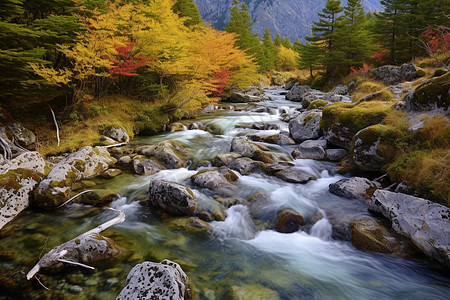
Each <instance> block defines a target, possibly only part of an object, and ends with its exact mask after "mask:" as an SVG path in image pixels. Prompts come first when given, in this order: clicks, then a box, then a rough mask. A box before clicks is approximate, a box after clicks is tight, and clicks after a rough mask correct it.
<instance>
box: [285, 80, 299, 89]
mask: <svg viewBox="0 0 450 300" xmlns="http://www.w3.org/2000/svg"><path fill="white" fill-rule="evenodd" d="M294 85H298V82H297V81H295V80H292V81H288V82H286V83H285V84H284V89H285V90H291V89H292V88H293V87H294Z"/></svg>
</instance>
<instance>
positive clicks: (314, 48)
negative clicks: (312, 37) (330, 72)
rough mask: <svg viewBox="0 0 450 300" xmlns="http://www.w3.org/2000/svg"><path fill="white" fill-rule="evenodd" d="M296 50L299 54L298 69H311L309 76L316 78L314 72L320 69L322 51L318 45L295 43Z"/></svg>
mask: <svg viewBox="0 0 450 300" xmlns="http://www.w3.org/2000/svg"><path fill="white" fill-rule="evenodd" d="M294 49H296V51H297V52H298V53H299V59H298V68H299V69H309V76H310V77H311V78H313V77H314V75H313V71H314V70H316V69H317V68H318V67H319V61H320V60H321V53H322V51H321V49H320V47H319V46H318V45H317V43H306V44H304V45H303V44H301V43H297V42H295V43H294Z"/></svg>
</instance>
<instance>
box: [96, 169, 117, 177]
mask: <svg viewBox="0 0 450 300" xmlns="http://www.w3.org/2000/svg"><path fill="white" fill-rule="evenodd" d="M120 174H122V171H121V170H119V169H108V170H106V171H105V172H103V173H102V174H100V176H102V177H103V178H106V179H111V178H114V177H117V176H119V175H120Z"/></svg>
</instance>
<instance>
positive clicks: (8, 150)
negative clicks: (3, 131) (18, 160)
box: [0, 137, 12, 160]
mask: <svg viewBox="0 0 450 300" xmlns="http://www.w3.org/2000/svg"><path fill="white" fill-rule="evenodd" d="M0 147H2V149H3V157H4V158H5V160H10V159H11V158H12V151H11V148H10V147H9V145H8V143H7V142H6V141H5V140H4V139H3V138H1V137H0Z"/></svg>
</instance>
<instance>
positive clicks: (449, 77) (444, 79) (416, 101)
mask: <svg viewBox="0 0 450 300" xmlns="http://www.w3.org/2000/svg"><path fill="white" fill-rule="evenodd" d="M449 91H450V72H448V73H446V74H444V75H442V76H440V77H436V78H433V79H431V80H429V81H427V82H426V83H424V84H422V85H420V86H419V87H418V88H417V89H416V90H415V91H414V92H412V93H410V94H409V95H408V96H406V97H405V102H406V107H407V108H408V109H409V110H412V111H429V110H433V109H436V108H438V109H439V108H441V109H448V108H449V107H450V99H449V95H448V94H449Z"/></svg>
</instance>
